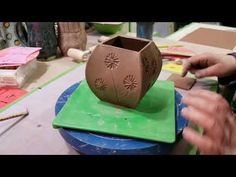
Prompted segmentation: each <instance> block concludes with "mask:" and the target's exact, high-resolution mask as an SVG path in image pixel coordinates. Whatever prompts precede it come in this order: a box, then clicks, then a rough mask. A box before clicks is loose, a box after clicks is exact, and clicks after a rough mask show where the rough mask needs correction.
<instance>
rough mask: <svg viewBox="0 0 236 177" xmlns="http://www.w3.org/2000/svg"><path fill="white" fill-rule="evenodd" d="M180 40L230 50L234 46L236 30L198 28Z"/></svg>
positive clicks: (235, 43)
mask: <svg viewBox="0 0 236 177" xmlns="http://www.w3.org/2000/svg"><path fill="white" fill-rule="evenodd" d="M180 41H186V42H191V43H196V44H202V45H208V46H212V47H219V48H224V49H230V50H232V49H233V48H234V47H235V46H236V32H234V31H224V30H217V29H210V28H199V29H197V30H195V31H193V32H192V33H190V34H188V35H186V36H185V37H183V38H182V39H180Z"/></svg>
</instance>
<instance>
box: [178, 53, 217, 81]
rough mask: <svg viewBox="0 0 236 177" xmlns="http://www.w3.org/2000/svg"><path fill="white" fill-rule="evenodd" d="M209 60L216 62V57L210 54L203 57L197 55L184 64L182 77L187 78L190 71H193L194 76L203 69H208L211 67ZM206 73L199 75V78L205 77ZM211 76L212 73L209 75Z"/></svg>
mask: <svg viewBox="0 0 236 177" xmlns="http://www.w3.org/2000/svg"><path fill="white" fill-rule="evenodd" d="M209 59H211V60H214V56H213V55H212V54H210V53H204V54H201V55H196V56H193V57H191V58H189V59H188V60H186V61H185V62H184V64H183V71H182V74H181V75H182V76H185V75H186V74H187V72H188V71H191V73H192V74H195V72H196V71H198V70H201V69H202V68H207V67H209V66H210V63H211V64H212V65H213V63H212V62H209ZM204 74H205V71H201V72H200V73H198V74H197V77H199V78H201V77H204ZM207 74H208V73H207ZM209 74H210V73H209Z"/></svg>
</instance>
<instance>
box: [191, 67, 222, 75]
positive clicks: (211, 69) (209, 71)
mask: <svg viewBox="0 0 236 177" xmlns="http://www.w3.org/2000/svg"><path fill="white" fill-rule="evenodd" d="M220 69H221V68H220V65H218V64H215V65H212V66H210V67H207V68H205V69H199V70H196V72H195V76H196V77H197V78H203V77H210V76H217V75H219V73H220Z"/></svg>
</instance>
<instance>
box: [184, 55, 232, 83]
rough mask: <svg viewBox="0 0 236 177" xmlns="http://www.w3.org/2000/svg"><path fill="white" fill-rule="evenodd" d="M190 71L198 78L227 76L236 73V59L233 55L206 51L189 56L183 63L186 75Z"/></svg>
mask: <svg viewBox="0 0 236 177" xmlns="http://www.w3.org/2000/svg"><path fill="white" fill-rule="evenodd" d="M188 71H190V72H191V73H192V74H195V76H196V77H197V78H202V77H208V76H218V77H225V76H230V75H232V74H234V73H236V60H235V58H234V57H233V56H231V55H222V54H212V53H204V54H201V55H196V56H193V57H191V58H189V59H188V60H187V61H186V62H185V63H184V65H183V73H182V75H183V76H185V75H186V74H187V72H188Z"/></svg>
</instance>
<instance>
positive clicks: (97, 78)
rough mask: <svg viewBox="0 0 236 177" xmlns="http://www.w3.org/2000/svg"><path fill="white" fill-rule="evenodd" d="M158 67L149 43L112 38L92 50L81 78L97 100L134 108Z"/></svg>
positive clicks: (159, 63) (157, 56)
mask: <svg viewBox="0 0 236 177" xmlns="http://www.w3.org/2000/svg"><path fill="white" fill-rule="evenodd" d="M161 67H162V60H161V53H160V51H159V50H158V48H157V47H156V45H155V43H154V42H153V41H149V40H145V39H141V38H131V37H125V36H115V37H113V38H110V39H109V40H107V41H104V42H103V43H102V44H100V45H98V46H97V47H96V48H95V49H94V51H93V53H92V54H91V56H90V58H89V60H88V63H87V66H86V72H85V74H86V75H85V76H86V79H87V82H88V85H89V87H90V89H91V90H92V91H93V93H94V94H95V95H96V96H97V97H98V98H99V99H101V100H103V101H106V102H110V103H113V104H116V105H120V106H125V107H129V108H135V107H136V106H137V105H138V103H139V102H140V100H141V99H142V98H143V96H144V95H145V93H146V92H147V91H148V90H149V89H150V87H151V86H152V85H153V84H154V82H155V81H156V80H157V78H158V76H159V74H160V71H161Z"/></svg>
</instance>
